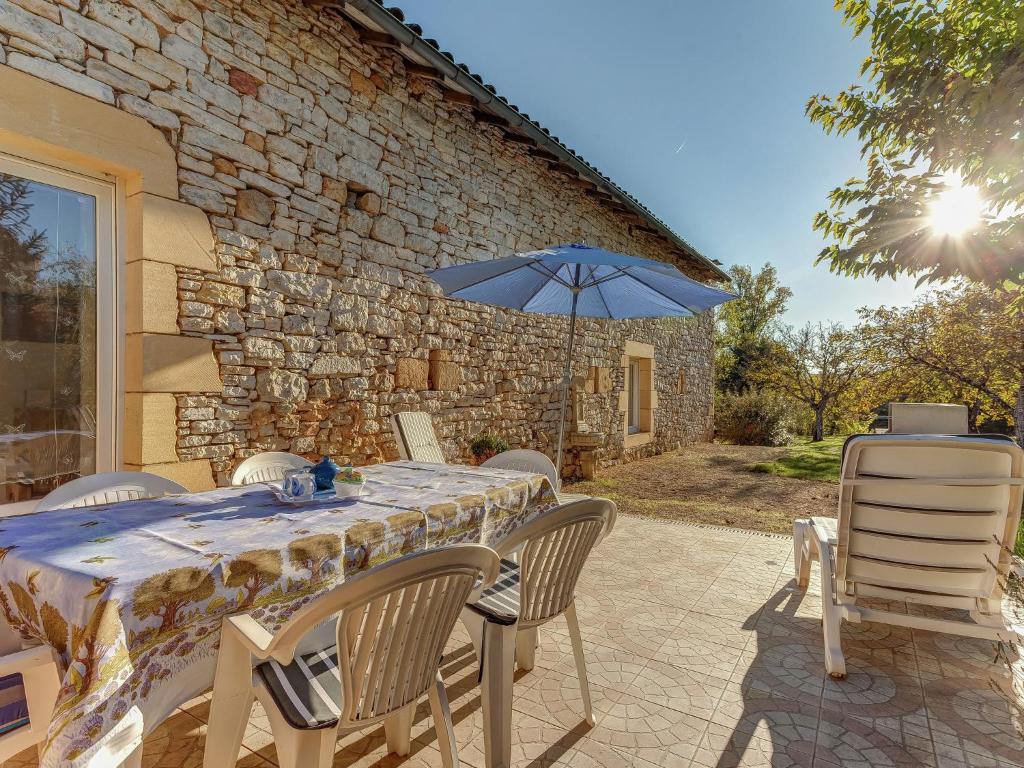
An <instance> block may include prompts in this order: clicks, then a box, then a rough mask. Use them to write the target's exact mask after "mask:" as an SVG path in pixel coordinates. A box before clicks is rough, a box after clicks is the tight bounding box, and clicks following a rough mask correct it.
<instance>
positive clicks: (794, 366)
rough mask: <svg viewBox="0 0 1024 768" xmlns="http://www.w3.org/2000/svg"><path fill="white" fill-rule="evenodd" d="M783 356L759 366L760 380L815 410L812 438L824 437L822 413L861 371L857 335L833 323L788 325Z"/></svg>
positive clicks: (849, 386) (862, 362) (783, 338)
mask: <svg viewBox="0 0 1024 768" xmlns="http://www.w3.org/2000/svg"><path fill="white" fill-rule="evenodd" d="M781 344H782V350H783V354H782V359H781V361H780V363H779V364H777V365H774V364H773V365H770V366H766V367H762V368H760V369H759V370H758V377H759V379H760V380H761V381H762V382H763V384H764V385H765V386H767V387H769V388H771V389H775V390H777V391H779V392H781V393H783V394H785V395H787V396H789V397H791V398H792V399H794V400H796V401H798V402H800V403H803V404H804V405H806V406H807V407H809V408H810V409H811V410H812V411H813V412H814V429H813V431H812V433H811V440H812V441H814V442H817V441H820V440H821V439H822V438H823V437H824V431H825V413H826V411H828V409H829V407H830V406H832V405H834V404H835V403H836V402H837V401H838V400H839V399H840V398H841V397H843V396H844V395H846V394H847V393H848V392H850V390H851V389H852V387H853V386H854V384H855V383H856V381H857V377H858V376H859V375H861V374H862V373H863V372H864V369H865V365H864V361H863V357H862V351H861V345H860V343H859V342H858V340H857V337H856V336H855V335H854V334H853V333H851V332H850V331H848V330H846V329H845V328H843V327H842V326H841V325H837V324H834V323H831V324H828V325H825V324H822V323H817V324H812V323H808V324H807V325H805V326H804V327H803V328H801V329H799V330H793V329H787V330H786V331H785V332H784V333H783V334H782V338H781Z"/></svg>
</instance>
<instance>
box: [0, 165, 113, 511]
mask: <svg viewBox="0 0 1024 768" xmlns="http://www.w3.org/2000/svg"><path fill="white" fill-rule="evenodd" d="M113 207H114V187H113V185H112V184H109V183H107V182H104V181H99V180H96V179H92V178H89V177H84V176H78V175H74V174H70V173H65V172H63V171H59V170H57V169H52V168H49V167H45V166H41V165H36V164H34V163H29V162H26V161H23V160H18V159H15V158H11V157H7V156H4V155H0V516H2V515H7V514H17V513H20V512H27V511H30V510H31V508H32V506H33V505H34V503H35V501H37V500H38V499H40V498H42V497H43V496H45V495H46V494H47V493H49V492H50V491H51V490H53V489H54V488H55V487H57V486H58V485H60V484H61V483H64V482H67V481H68V480H72V479H74V478H76V477H81V476H83V475H89V474H93V473H95V472H103V471H109V470H112V469H113V468H114V466H113V465H114V450H113V447H114V446H113V436H114V412H115V403H116V396H115V387H116V376H115V374H114V372H115V367H114V366H115V363H116V361H115V360H114V348H115V344H114V341H115V336H114V328H115V317H114V306H115V296H116V292H115V290H114V286H115V282H114V281H115V269H114V263H115V262H114V237H113V233H114V210H113Z"/></svg>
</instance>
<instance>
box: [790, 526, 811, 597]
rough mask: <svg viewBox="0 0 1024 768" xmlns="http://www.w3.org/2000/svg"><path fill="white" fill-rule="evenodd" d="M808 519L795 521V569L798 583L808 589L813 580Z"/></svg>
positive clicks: (802, 587)
mask: <svg viewBox="0 0 1024 768" xmlns="http://www.w3.org/2000/svg"><path fill="white" fill-rule="evenodd" d="M807 527H808V525H807V521H806V520H794V521H793V571H794V573H795V574H796V585H797V587H799V588H800V589H807V585H808V584H809V583H810V581H811V558H810V557H809V554H808V552H807V547H808V541H807Z"/></svg>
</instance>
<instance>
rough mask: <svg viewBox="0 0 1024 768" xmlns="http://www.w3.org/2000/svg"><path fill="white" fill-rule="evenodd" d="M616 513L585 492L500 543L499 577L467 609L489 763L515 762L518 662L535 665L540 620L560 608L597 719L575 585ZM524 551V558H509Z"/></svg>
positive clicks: (586, 700)
mask: <svg viewBox="0 0 1024 768" xmlns="http://www.w3.org/2000/svg"><path fill="white" fill-rule="evenodd" d="M615 517H616V510H615V504H614V503H612V502H611V501H609V500H608V499H600V498H590V499H584V500H582V501H576V502H573V503H571V504H566V505H564V506H561V507H556V508H555V509H553V510H551V511H550V512H545V513H544V514H542V515H540V516H538V517H537V518H535V519H533V520H531V521H530V522H529V523H527V524H526V525H524V526H522V527H521V528H519V529H517V530H516V531H514V532H513V533H511V534H510V535H509V536H508V537H507V538H505V539H504V540H503V541H501V542H500V543H499V544H498V545H496V546H495V550H496V551H497V552H498V554H499V555H500V556H501V557H502V561H501V573H500V575H499V576H498V580H497V582H495V583H494V585H493V586H491V587H489V588H487V589H485V590H484V591H483V593H482V594H481V596H480V597H479V598H478V599H477V600H476V601H474V602H472V603H470V604H468V605H467V606H466V608H465V610H463V612H462V621H463V623H464V624H465V625H466V628H467V629H468V630H469V634H470V637H471V638H472V640H473V645H474V647H475V649H476V652H477V657H478V658H479V659H480V668H481V679H480V700H481V704H482V707H483V720H484V750H485V753H486V755H487V760H486V764H487V765H511V754H512V679H513V674H514V671H515V670H514V668H515V665H516V664H518V665H519V667H520V668H522V669H527V670H529V669H532V668H533V663H534V653H535V651H536V645H537V640H536V638H537V634H536V630H537V628H538V627H539V626H541V625H542V624H546V623H547V622H549V621H551V620H552V619H554V618H555V617H557V616H560V615H564V616H565V621H566V624H567V625H568V628H569V638H570V640H571V641H572V651H573V656H574V657H575V659H576V672H577V674H578V675H579V682H580V692H581V693H582V695H583V708H584V710H585V714H586V721H587V723H589V724H590V725H593V724H594V722H595V720H594V713H593V708H592V707H591V703H590V686H589V684H588V682H587V667H586V661H585V659H584V657H583V639H582V636H581V635H580V627H579V622H578V620H577V618H576V602H575V597H576V596H575V590H576V582H577V581H578V580H579V576H580V572H581V571H582V570H583V565H584V563H585V562H586V560H587V557H588V555H589V554H590V551H591V550H592V549H593V547H594V545H595V544H596V543H597V542H598V541H599V540H600V539H601V538H602V537H603V536H605V535H607V534H608V533H610V532H611V529H612V527H613V526H614V525H615ZM516 551H519V564H518V565H517V564H516V563H514V562H512V561H511V560H509V559H507V558H508V556H509V555H510V554H511V553H513V552H516Z"/></svg>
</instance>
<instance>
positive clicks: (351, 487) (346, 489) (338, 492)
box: [334, 480, 366, 499]
mask: <svg viewBox="0 0 1024 768" xmlns="http://www.w3.org/2000/svg"><path fill="white" fill-rule="evenodd" d="M365 490H366V481H365V480H364V481H363V482H361V483H339V482H337V481H336V482H335V483H334V497H335V498H336V499H355V498H358V497H359V496H362V495H363V493H364V492H365Z"/></svg>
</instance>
